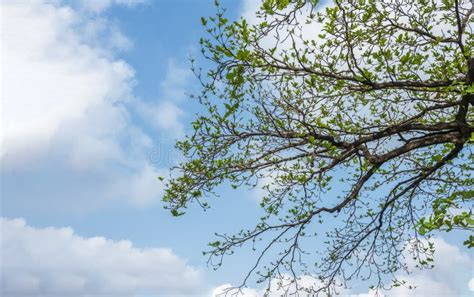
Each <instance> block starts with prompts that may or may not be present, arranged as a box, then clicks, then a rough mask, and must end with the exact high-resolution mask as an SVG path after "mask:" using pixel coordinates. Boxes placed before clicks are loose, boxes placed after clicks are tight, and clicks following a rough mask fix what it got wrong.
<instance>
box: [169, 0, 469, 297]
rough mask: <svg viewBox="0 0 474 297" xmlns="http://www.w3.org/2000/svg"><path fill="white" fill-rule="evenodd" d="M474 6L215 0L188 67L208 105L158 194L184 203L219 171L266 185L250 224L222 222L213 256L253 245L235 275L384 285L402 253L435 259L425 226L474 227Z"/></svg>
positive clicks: (390, 0)
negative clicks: (249, 5) (198, 55)
mask: <svg viewBox="0 0 474 297" xmlns="http://www.w3.org/2000/svg"><path fill="white" fill-rule="evenodd" d="M473 5H474V4H473V2H472V1H461V0H413V1H403V0H385V1H373V0H351V1H342V0H335V1H334V2H333V3H330V4H324V3H323V4H319V3H317V1H309V0H265V1H263V2H262V6H261V9H260V10H259V12H258V13H257V16H258V18H257V21H255V20H253V21H252V22H250V21H248V20H246V19H240V20H238V21H235V22H230V21H229V20H228V19H226V18H225V10H224V9H222V8H220V7H219V5H218V12H217V15H216V16H215V17H211V18H209V19H204V18H203V19H202V23H203V25H204V26H205V27H206V30H207V32H208V33H209V38H207V39H202V40H201V45H202V53H203V54H204V56H205V57H206V58H207V59H208V60H209V61H210V62H211V63H212V65H213V66H212V68H211V69H209V70H206V71H203V70H202V69H200V68H196V67H193V69H194V71H195V73H196V74H197V76H198V77H199V79H200V81H201V82H202V90H203V91H202V93H201V94H199V95H198V96H196V98H197V99H198V100H199V102H200V103H201V104H202V105H203V106H205V107H206V109H207V112H206V113H204V114H201V115H199V116H198V117H197V118H196V120H195V121H194V122H193V128H194V132H193V133H192V134H191V135H189V136H188V137H187V138H186V139H184V140H183V141H179V142H178V143H177V148H178V149H179V150H181V152H182V153H183V154H184V156H185V157H186V158H187V159H186V162H183V163H182V164H180V165H179V166H177V167H176V168H174V170H173V174H172V177H171V179H170V180H169V181H168V182H167V188H166V194H165V196H164V198H163V200H164V201H165V202H167V207H168V208H169V209H170V210H171V212H172V214H173V215H175V216H179V215H182V214H183V213H184V212H183V211H184V209H186V207H187V206H188V205H189V204H190V203H193V202H195V203H199V204H200V205H201V206H202V207H204V208H207V207H209V204H208V202H207V201H208V198H209V197H210V196H213V195H214V194H215V189H216V187H217V186H219V185H221V184H224V185H228V186H231V187H233V188H238V187H243V186H247V187H250V188H252V187H263V188H264V189H265V190H266V195H265V196H264V197H262V200H261V204H260V206H261V207H262V209H263V213H264V215H263V216H262V217H261V218H259V219H256V224H255V227H254V228H251V229H248V230H242V231H241V232H240V233H238V234H235V235H228V234H221V235H218V240H217V241H215V242H212V243H210V247H211V250H210V251H209V252H208V253H207V254H208V255H209V257H210V263H211V264H212V265H215V266H216V267H218V266H220V265H221V264H222V258H223V257H224V256H225V255H228V254H232V253H234V251H235V250H236V249H238V248H239V247H241V246H243V245H247V244H250V245H252V244H254V245H255V246H256V249H257V251H258V254H257V257H256V259H255V265H254V266H252V267H251V268H250V271H249V273H248V274H247V275H246V277H245V278H244V280H243V284H242V286H244V285H245V284H246V283H247V281H248V279H249V277H252V276H256V277H257V278H258V280H259V281H270V280H271V279H275V278H277V279H279V278H289V280H290V281H296V283H297V281H298V277H299V276H302V275H313V276H316V277H317V278H318V279H319V280H320V281H321V283H322V285H321V286H319V287H312V288H299V289H301V290H306V292H308V293H311V294H315V295H316V294H317V293H321V292H326V293H328V292H329V293H331V292H333V290H334V289H335V287H336V286H339V285H343V286H345V285H348V281H349V280H351V279H354V278H359V279H363V280H367V281H368V282H369V283H370V285H371V286H373V287H374V288H383V287H387V285H386V282H385V281H384V280H385V277H384V275H389V276H391V278H392V280H393V282H392V283H391V285H394V286H398V285H401V281H399V280H397V279H396V277H395V273H396V272H397V271H399V270H402V271H403V270H407V269H410V268H411V267H409V265H408V264H407V262H406V261H405V260H404V259H405V257H406V255H407V253H411V255H412V256H413V257H414V259H416V261H417V263H418V264H417V266H419V267H425V268H429V267H432V265H433V263H432V261H433V259H432V253H433V252H434V250H433V245H432V244H431V243H430V242H429V241H428V243H427V241H425V240H424V239H425V238H429V237H430V236H431V235H432V234H434V233H435V232H439V231H441V230H444V231H451V230H468V232H472V230H473V229H474V224H473V222H474V220H473V216H472V211H471V210H470V209H469V208H470V206H471V205H472V200H473V197H474V191H473V186H474V185H473V184H474V179H473V172H474V166H473V154H472V151H473V132H474V125H473V124H474V123H473V122H474V117H473V108H472V106H473V105H474V85H473V80H474V59H473V45H474V35H473V28H472V23H471V16H472V14H473V12H474V8H473ZM269 180H270V181H271V182H268V181H269ZM312 242H313V243H314V242H325V246H326V248H325V249H323V250H321V249H319V250H316V251H314V250H312V246H313V244H312ZM465 245H466V246H467V247H469V248H470V247H473V246H474V240H473V236H472V235H470V236H468V239H467V240H466V242H465ZM269 258H270V260H268V259H269ZM288 288H290V287H288ZM292 288H294V286H293V287H292Z"/></svg>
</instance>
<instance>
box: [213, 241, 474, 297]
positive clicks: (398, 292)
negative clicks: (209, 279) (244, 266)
mask: <svg viewBox="0 0 474 297" xmlns="http://www.w3.org/2000/svg"><path fill="white" fill-rule="evenodd" d="M433 242H434V244H435V248H436V253H435V257H434V260H435V262H434V263H435V268H434V269H431V270H416V271H414V272H413V273H412V274H410V275H408V276H407V275H398V278H399V280H405V281H406V282H407V285H412V286H415V287H416V288H415V289H408V288H407V287H397V288H394V289H392V290H390V291H384V292H378V293H377V292H374V291H369V292H368V293H355V292H351V291H350V290H347V289H343V290H339V293H340V295H339V296H351V297H375V296H381V297H384V296H385V297H409V296H414V297H415V296H440V297H441V296H443V297H446V296H469V292H468V291H467V289H469V290H471V291H474V278H473V276H474V259H473V258H472V257H470V256H469V255H468V254H466V253H465V252H464V251H462V250H461V249H460V248H459V247H457V246H455V245H452V244H449V243H447V242H446V241H445V240H443V239H442V238H435V239H434V240H433ZM411 264H414V263H411ZM271 284H272V286H271V288H272V290H271V293H270V294H269V295H268V296H269V297H272V296H280V295H281V294H282V293H284V291H282V290H281V289H279V288H278V286H277V281H276V280H272V282H271ZM286 285H288V282H286ZM300 286H302V287H310V286H314V287H317V286H318V282H317V280H316V281H315V279H314V278H311V277H309V276H304V277H302V278H301V280H300ZM229 287H231V285H230V284H225V285H221V286H218V287H216V288H214V290H213V291H212V296H215V295H218V294H222V293H224V292H225V289H226V288H229ZM291 291H294V287H291V290H290V292H291ZM264 293H265V289H255V288H246V289H245V290H244V291H243V292H242V294H240V295H238V296H242V297H254V296H263V295H264Z"/></svg>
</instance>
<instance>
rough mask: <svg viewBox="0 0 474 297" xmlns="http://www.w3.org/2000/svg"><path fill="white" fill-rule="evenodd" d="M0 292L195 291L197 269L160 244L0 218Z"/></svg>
mask: <svg viewBox="0 0 474 297" xmlns="http://www.w3.org/2000/svg"><path fill="white" fill-rule="evenodd" d="M0 223H1V232H2V240H1V254H2V274H3V279H2V288H1V292H2V294H1V295H2V296H11V297H15V296H38V295H49V294H51V295H55V296H66V295H67V296H71V297H74V296H84V295H86V294H101V296H103V295H104V294H107V295H109V294H110V296H117V295H123V294H137V293H154V294H157V293H159V294H160V296H161V295H165V294H170V295H173V296H175V295H179V294H183V295H184V294H189V295H191V294H195V293H196V292H199V290H201V282H202V275H201V272H200V271H199V270H197V269H196V268H194V267H192V266H189V265H188V264H186V262H185V261H184V260H183V259H181V258H180V257H178V256H177V255H175V254H174V253H173V252H172V251H171V250H170V249H166V248H137V247H134V246H133V244H132V243H131V242H130V241H126V240H125V241H113V240H109V239H106V238H104V237H91V238H84V237H81V236H78V235H77V234H75V233H74V231H73V230H72V229H71V228H33V227H31V226H28V225H26V223H25V221H24V220H23V219H5V218H1V219H0Z"/></svg>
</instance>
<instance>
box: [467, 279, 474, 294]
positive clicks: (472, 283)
mask: <svg viewBox="0 0 474 297" xmlns="http://www.w3.org/2000/svg"><path fill="white" fill-rule="evenodd" d="M467 286H468V287H469V290H470V291H472V292H474V277H473V278H471V280H470V281H469V283H468V284H467Z"/></svg>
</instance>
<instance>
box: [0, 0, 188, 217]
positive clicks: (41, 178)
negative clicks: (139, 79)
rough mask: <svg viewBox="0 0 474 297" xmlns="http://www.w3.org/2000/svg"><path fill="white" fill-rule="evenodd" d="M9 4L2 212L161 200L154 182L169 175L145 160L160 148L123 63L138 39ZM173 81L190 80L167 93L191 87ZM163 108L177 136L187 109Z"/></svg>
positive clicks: (54, 12)
mask: <svg viewBox="0 0 474 297" xmlns="http://www.w3.org/2000/svg"><path fill="white" fill-rule="evenodd" d="M114 2H115V3H116V4H125V5H132V4H133V3H135V2H136V1H114ZM119 2H120V3H119ZM139 2H140V1H139ZM137 3H138V2H137ZM107 5H109V4H107ZM110 5H111V4H110ZM110 5H109V6H110ZM1 8H2V9H1V16H2V22H1V26H2V27H1V31H2V43H1V59H2V60H1V64H2V68H1V108H2V110H1V111H2V120H1V127H0V130H1V133H2V135H1V139H2V143H1V147H0V161H1V169H2V180H3V182H4V187H2V199H3V201H2V202H3V204H4V207H6V208H7V209H15V210H16V211H18V210H24V209H34V210H35V211H36V210H41V209H43V210H45V211H55V210H57V211H60V212H70V211H74V212H80V211H84V210H90V209H97V208H99V207H103V206H104V205H105V204H106V203H109V202H110V201H115V202H117V201H122V202H124V201H126V202H127V203H132V204H134V205H139V206H145V205H149V204H150V203H153V202H156V201H158V200H159V197H160V193H161V190H162V188H161V185H160V183H159V182H158V181H157V178H156V177H157V176H158V175H163V174H164V171H163V170H160V169H159V168H156V167H154V166H152V164H150V162H149V160H148V159H147V157H148V154H149V152H150V151H151V150H152V148H153V146H154V143H153V141H152V139H151V137H150V136H148V135H147V133H145V132H144V131H143V129H142V128H141V127H140V125H138V124H136V123H135V122H134V120H133V117H132V113H131V110H135V109H136V106H139V105H140V104H142V103H141V101H140V100H139V99H138V98H136V97H135V96H134V94H133V87H134V85H135V76H134V70H133V69H132V67H131V66H130V65H128V64H127V63H126V62H125V61H123V60H120V59H118V58H116V57H115V56H116V51H117V50H125V49H127V48H129V47H130V46H131V43H130V41H129V40H128V39H127V38H126V37H125V36H124V35H123V34H122V33H121V32H120V30H119V28H118V27H117V26H115V25H114V24H112V23H111V22H110V21H109V20H108V19H107V18H106V17H104V16H101V15H94V16H91V15H90V14H88V13H83V12H82V11H81V10H77V9H74V8H73V7H71V6H67V5H63V4H61V2H59V1H56V2H53V1H50V2H41V1H4V2H2V3H1ZM170 69H171V68H170ZM171 70H172V69H171ZM174 75H177V76H178V77H181V78H182V77H184V76H183V75H182V74H180V73H178V74H176V73H171V74H169V75H168V78H166V80H164V82H163V84H164V85H163V90H164V91H163V92H165V93H167V94H168V93H169V92H171V91H170V90H176V88H177V87H182V84H184V82H183V83H182V84H181V85H180V83H179V82H176V81H177V79H171V78H173V76H174ZM170 77H171V78H170ZM170 81H171V82H170ZM167 86H168V87H167ZM170 100H172V98H170ZM165 107H167V108H160V109H159V112H158V113H156V114H154V117H155V118H154V119H153V120H154V121H157V122H160V121H161V122H163V123H165V124H166V125H161V126H160V125H158V126H159V127H160V128H162V129H170V130H173V131H175V130H174V129H176V127H178V128H179V125H180V123H179V121H178V118H179V116H180V114H181V113H180V112H181V111H180V110H179V109H178V108H174V109H173V105H172V104H171V103H170V104H168V105H166V104H165ZM156 117H159V118H156ZM144 120H145V121H146V120H147V119H146V118H145V119H144ZM150 121H151V118H150ZM179 129H182V128H179ZM25 184H26V185H28V187H24V186H22V185H25Z"/></svg>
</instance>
